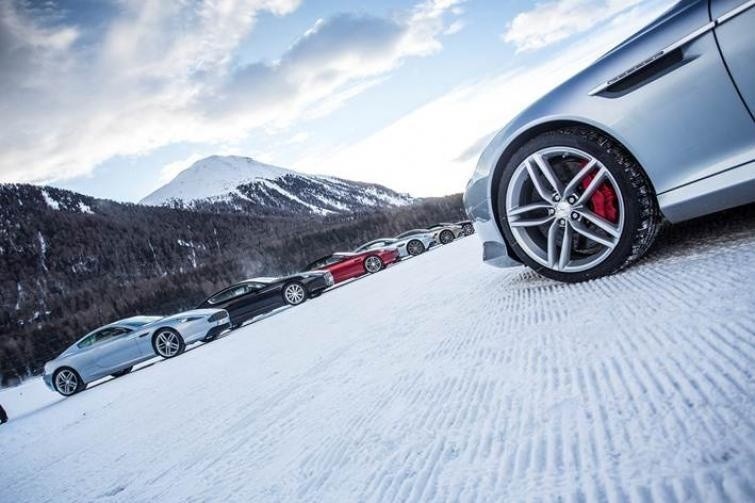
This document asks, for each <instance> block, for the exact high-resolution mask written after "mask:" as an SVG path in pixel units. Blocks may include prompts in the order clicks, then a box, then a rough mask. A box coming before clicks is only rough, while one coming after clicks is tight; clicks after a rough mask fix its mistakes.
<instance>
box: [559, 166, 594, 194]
mask: <svg viewBox="0 0 755 503" xmlns="http://www.w3.org/2000/svg"><path fill="white" fill-rule="evenodd" d="M597 162H598V161H597V160H595V159H591V160H590V162H588V163H587V164H585V166H584V167H583V168H582V169H581V170H579V173H577V174H576V175H574V178H572V179H571V180H570V181H569V184H568V185H567V186H566V188H565V189H564V197H569V196H570V195H572V194H574V191H575V190H577V187H579V185H580V184H581V183H582V180H584V178H585V176H587V174H588V173H590V171H592V170H593V169H595V164H597Z"/></svg>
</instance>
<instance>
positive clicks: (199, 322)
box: [43, 309, 229, 390]
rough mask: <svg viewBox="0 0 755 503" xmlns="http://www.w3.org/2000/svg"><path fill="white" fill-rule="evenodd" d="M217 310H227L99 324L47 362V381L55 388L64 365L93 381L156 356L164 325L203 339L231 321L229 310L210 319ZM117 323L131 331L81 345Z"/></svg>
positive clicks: (192, 339) (187, 337)
mask: <svg viewBox="0 0 755 503" xmlns="http://www.w3.org/2000/svg"><path fill="white" fill-rule="evenodd" d="M217 313H225V311H224V310H222V309H195V310H191V311H185V312H182V313H178V314H175V315H172V316H167V317H164V318H163V317H152V318H153V320H151V321H150V322H149V323H146V324H144V325H141V326H138V327H135V326H134V325H133V324H131V322H133V321H134V320H135V318H126V319H124V320H119V321H116V322H114V323H110V324H108V325H105V326H102V327H99V328H97V329H96V330H93V331H91V332H89V333H88V334H86V335H85V336H84V337H82V338H81V339H79V340H78V341H76V342H75V343H73V344H72V345H71V346H69V347H68V349H66V350H65V351H64V352H63V353H61V354H60V356H58V357H57V358H55V359H54V360H52V361H50V362H47V363H46V364H45V367H44V375H43V377H44V381H45V384H47V386H48V387H49V388H50V389H52V390H54V386H53V384H52V377H53V375H54V374H55V372H56V371H57V370H58V369H60V368H62V367H71V368H73V369H74V370H75V371H76V372H77V373H78V374H79V375H80V376H81V379H82V380H83V381H84V382H85V383H90V382H92V381H96V380H97V379H101V378H103V377H106V376H109V375H111V374H113V373H115V372H118V371H119V370H123V369H125V368H128V367H131V366H133V365H136V364H138V363H141V362H144V361H147V360H149V359H151V358H154V357H155V356H157V355H156V354H155V350H154V348H153V346H152V335H153V334H155V333H156V332H157V331H158V330H160V329H163V328H171V329H173V330H176V331H177V332H178V333H179V334H181V337H182V338H183V340H184V343H186V345H189V344H193V343H196V342H199V341H200V340H202V339H204V338H205V337H206V336H207V333H208V332H209V331H210V330H211V329H212V328H214V327H218V326H222V325H225V324H227V323H229V318H228V314H227V313H225V314H226V316H225V317H223V318H221V319H219V320H217V321H210V320H209V318H210V317H211V316H213V315H214V314H217ZM142 318H144V317H142ZM113 327H117V328H126V329H128V330H130V332H128V333H126V334H123V335H120V336H116V337H113V338H111V339H108V340H105V341H102V342H100V343H95V344H93V345H91V346H86V347H79V344H80V343H81V342H82V341H84V340H85V339H86V338H87V337H90V336H91V335H93V334H95V333H97V332H99V331H100V330H103V329H105V328H113Z"/></svg>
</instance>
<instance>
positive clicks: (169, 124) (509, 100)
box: [0, 0, 673, 202]
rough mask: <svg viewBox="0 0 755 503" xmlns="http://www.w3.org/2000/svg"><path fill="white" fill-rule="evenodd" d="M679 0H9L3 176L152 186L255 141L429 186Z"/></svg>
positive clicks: (320, 170) (3, 39)
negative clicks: (522, 113)
mask: <svg viewBox="0 0 755 503" xmlns="http://www.w3.org/2000/svg"><path fill="white" fill-rule="evenodd" d="M672 4H673V1H672V0H519V1H501V0H413V1H412V0H384V1H378V0H374V1H373V0H371V1H370V2H364V1H361V2H358V1H353V0H352V1H348V0H214V1H209V0H208V1H199V0H182V1H170V0H59V1H55V0H43V1H31V0H0V183H4V182H14V183H35V184H47V185H54V186H57V187H62V188H66V189H70V190H74V191H77V192H82V193H85V194H89V195H93V196H96V197H102V198H108V199H114V200H118V201H132V202H138V201H139V200H140V199H142V198H143V197H145V196H146V195H148V194H149V193H151V192H152V191H154V190H155V189H157V188H158V187H160V186H161V185H163V184H165V183H167V182H168V181H170V180H171V179H172V178H173V177H174V176H175V175H176V174H178V173H179V172H180V171H181V170H183V169H186V168H187V167H189V166H190V165H191V164H192V163H193V162H195V161H197V160H199V159H201V158H203V157H207V156H209V155H224V154H233V155H244V156H248V157H252V158H254V159H257V160H259V161H262V162H266V163H270V164H274V165H278V166H281V167H286V168H292V169H296V170H298V171H301V172H305V173H312V174H323V175H332V176H339V177H342V178H347V179H353V180H360V181H366V182H376V183H381V184H384V185H386V186H388V187H390V188H392V189H394V190H398V191H401V192H407V193H410V194H412V195H414V196H439V195H445V194H451V193H457V192H461V191H462V190H463V189H464V186H465V183H466V181H467V179H468V178H469V176H470V174H471V173H472V171H473V169H474V165H475V162H476V160H477V156H478V155H479V153H480V152H481V151H482V148H483V147H484V145H485V142H486V141H487V140H488V139H489V138H490V137H492V135H493V134H494V133H495V132H496V131H497V130H499V129H500V128H502V127H503V126H504V125H505V124H506V122H507V121H509V120H510V119H512V118H513V117H514V116H515V115H516V114H517V113H519V112H520V111H521V110H523V109H524V108H525V107H526V106H527V105H528V104H530V103H532V102H533V101H535V100H536V99H537V98H538V97H540V96H542V95H543V94H545V93H546V92H547V91H548V90H550V89H552V88H553V87H555V86H556V85H558V84H559V83H560V82H562V81H563V80H565V79H567V78H568V77H570V76H571V75H573V74H574V73H576V72H577V71H579V70H580V69H581V68H584V67H585V66H587V65H588V64H589V63H590V62H592V61H594V60H595V59H597V57H599V56H600V55H601V54H602V53H604V52H605V51H606V50H607V49H608V48H610V47H611V46H613V45H615V44H617V43H619V42H620V41H621V40H622V39H624V38H626V37H627V36H629V35H631V34H632V33H633V32H635V31H637V30H638V29H640V28H641V27H642V26H643V25H645V24H647V23H648V22H649V21H651V20H652V19H653V18H654V17H656V16H658V15H659V14H660V13H661V12H662V11H663V10H665V9H667V8H668V7H670V6H671V5H672Z"/></svg>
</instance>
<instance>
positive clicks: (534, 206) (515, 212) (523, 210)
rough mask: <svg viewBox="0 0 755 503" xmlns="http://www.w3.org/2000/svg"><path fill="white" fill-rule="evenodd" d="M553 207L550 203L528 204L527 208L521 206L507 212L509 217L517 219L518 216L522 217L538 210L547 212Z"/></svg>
mask: <svg viewBox="0 0 755 503" xmlns="http://www.w3.org/2000/svg"><path fill="white" fill-rule="evenodd" d="M552 207H553V206H552V205H550V204H548V203H534V204H528V205H526V206H519V207H518V208H512V209H510V210H508V211H507V213H508V215H509V217H515V216H518V215H522V214H524V213H529V212H530V211H536V210H547V209H550V208H552Z"/></svg>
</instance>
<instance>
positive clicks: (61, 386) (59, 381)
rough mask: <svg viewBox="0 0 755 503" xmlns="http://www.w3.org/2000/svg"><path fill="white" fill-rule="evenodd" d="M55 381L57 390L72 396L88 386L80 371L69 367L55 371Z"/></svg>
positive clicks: (64, 394)
mask: <svg viewBox="0 0 755 503" xmlns="http://www.w3.org/2000/svg"><path fill="white" fill-rule="evenodd" d="M53 383H55V389H56V390H57V392H58V393H60V394H61V395H63V396H71V395H73V394H75V393H78V392H79V391H83V390H84V388H86V384H84V381H83V380H82V379H81V377H80V376H79V374H78V372H76V371H75V370H73V369H69V368H62V369H60V370H58V371H57V372H55V376H54V377H53Z"/></svg>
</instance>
